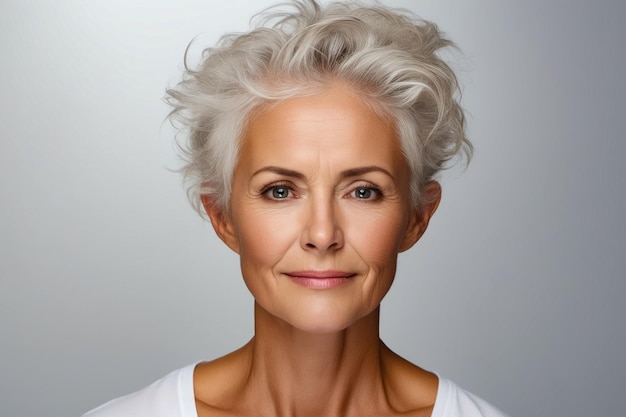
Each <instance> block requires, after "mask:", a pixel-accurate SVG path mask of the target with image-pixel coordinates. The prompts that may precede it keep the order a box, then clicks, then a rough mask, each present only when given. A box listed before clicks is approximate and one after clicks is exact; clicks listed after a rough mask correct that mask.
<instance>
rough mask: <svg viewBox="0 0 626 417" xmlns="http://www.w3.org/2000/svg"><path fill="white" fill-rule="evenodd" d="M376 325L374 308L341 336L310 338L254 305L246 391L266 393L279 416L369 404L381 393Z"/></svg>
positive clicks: (337, 410) (334, 412)
mask: <svg viewBox="0 0 626 417" xmlns="http://www.w3.org/2000/svg"><path fill="white" fill-rule="evenodd" d="M378 324H379V310H378V309H376V310H374V311H373V312H372V313H370V314H369V315H367V316H365V317H363V318H362V319H360V320H359V321H357V322H356V323H354V324H353V325H351V326H350V327H349V328H347V329H345V330H343V331H340V332H337V333H332V334H312V333H308V332H303V331H301V330H298V329H295V328H294V327H292V326H291V325H289V324H288V323H286V322H284V321H282V320H281V319H278V318H276V317H275V316H272V315H271V314H269V313H268V312H267V311H265V310H264V309H263V308H261V307H260V306H258V305H255V331H256V336H255V338H254V339H253V340H252V342H251V343H250V344H249V345H248V346H249V354H250V356H251V361H250V362H249V363H250V373H249V378H250V379H249V382H251V383H252V384H251V385H250V386H251V387H254V391H255V393H256V394H258V393H259V392H258V391H257V390H261V391H265V392H264V398H268V399H270V401H271V405H270V404H267V406H269V407H270V410H268V411H269V412H270V413H271V414H273V415H277V416H280V415H290V416H309V415H310V416H320V415H324V416H332V415H346V411H347V410H355V405H357V407H356V409H359V408H361V407H363V406H364V405H365V404H367V403H370V404H371V402H372V401H376V400H377V399H380V398H381V395H382V394H384V387H383V386H382V381H383V377H382V376H383V375H382V374H383V369H382V359H383V358H382V355H383V353H384V352H385V348H384V345H382V342H380V339H379V335H378ZM364 398H366V399H367V400H368V401H366V402H364V401H363V399H364Z"/></svg>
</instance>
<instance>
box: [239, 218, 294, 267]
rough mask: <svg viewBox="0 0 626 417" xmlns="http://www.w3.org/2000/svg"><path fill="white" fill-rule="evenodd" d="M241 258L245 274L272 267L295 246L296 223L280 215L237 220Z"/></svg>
mask: <svg viewBox="0 0 626 417" xmlns="http://www.w3.org/2000/svg"><path fill="white" fill-rule="evenodd" d="M236 228H237V229H238V232H237V235H238V240H239V248H240V250H239V255H240V260H241V265H242V269H243V271H244V273H245V272H246V271H250V269H251V268H252V269H254V270H259V269H267V268H271V267H272V266H273V265H275V264H276V262H278V261H279V260H280V259H281V258H282V257H283V256H284V254H285V253H286V251H287V250H288V249H289V248H290V247H291V246H292V245H293V243H294V239H295V238H296V237H295V236H296V231H295V230H294V229H295V228H294V227H293V222H290V221H288V219H287V218H286V216H281V214H278V213H249V214H248V215H246V216H242V217H241V218H239V219H238V221H237V225H236Z"/></svg>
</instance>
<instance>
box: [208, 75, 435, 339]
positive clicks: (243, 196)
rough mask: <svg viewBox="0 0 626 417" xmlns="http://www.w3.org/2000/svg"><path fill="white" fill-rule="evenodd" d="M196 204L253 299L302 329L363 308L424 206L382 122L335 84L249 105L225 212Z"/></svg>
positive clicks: (324, 325) (374, 297) (374, 302)
mask: <svg viewBox="0 0 626 417" xmlns="http://www.w3.org/2000/svg"><path fill="white" fill-rule="evenodd" d="M437 189H438V188H437ZM207 206H209V204H207ZM207 209H208V211H209V214H210V215H211V220H212V222H213V225H214V226H215V228H216V230H217V231H218V234H219V235H220V237H221V238H222V239H223V240H224V241H225V242H226V243H227V244H228V245H229V246H230V247H231V248H232V249H233V250H235V251H236V252H237V253H239V255H240V257H241V269H242V273H243V277H244V280H245V282H246V285H247V286H248V288H249V289H250V291H251V292H252V294H253V296H254V298H255V300H256V302H257V303H258V304H259V306H260V307H261V308H263V309H265V310H266V311H267V312H269V313H270V314H272V315H274V316H276V317H278V318H280V319H282V320H284V321H286V322H287V323H289V324H291V325H293V326H295V327H296V328H300V329H302V330H305V331H311V332H333V331H340V330H343V329H345V328H347V327H348V326H350V325H351V324H352V323H354V322H355V321H357V320H358V319H360V318H362V317H364V316H366V315H367V314H369V313H371V312H372V311H374V310H375V309H376V308H377V307H378V305H379V304H380V302H381V300H382V298H383V296H384V295H385V294H386V293H387V291H388V290H389V287H390V286H391V283H392V281H393V278H394V275H395V271H396V258H397V254H398V253H399V252H401V251H403V250H406V249H408V248H409V247H411V246H412V245H413V244H414V243H415V242H416V241H417V239H418V238H419V236H420V235H421V233H422V232H423V229H424V228H425V225H426V223H427V222H428V217H429V215H430V213H429V214H428V216H426V219H425V222H424V218H423V216H420V215H419V214H418V213H416V212H415V211H414V210H413V209H412V205H411V202H410V198H409V172H408V168H407V166H406V163H405V161H404V158H403V156H402V153H401V150H400V147H399V145H398V143H397V140H396V135H395V130H394V128H393V125H392V124H391V123H389V122H388V121H386V120H383V119H381V118H379V117H378V116H376V115H375V114H374V113H373V112H371V111H370V110H369V109H368V108H367V107H366V106H365V105H364V104H363V103H361V102H360V101H359V100H358V99H357V98H356V96H354V95H353V94H352V93H351V91H350V90H349V89H348V88H346V87H344V86H342V85H334V86H333V87H332V88H329V89H328V91H326V92H325V93H323V94H319V95H316V96H312V97H303V98H294V99H290V100H287V101H284V102H282V103H281V104H279V105H277V106H275V107H267V108H266V109H265V110H262V111H261V112H259V113H257V114H256V115H255V117H254V118H253V119H252V120H251V121H250V123H249V126H248V129H247V131H246V134H245V136H244V140H243V142H242V147H241V150H240V154H239V161H238V164H237V166H236V168H235V172H234V177H233V184H232V195H231V206H230V211H229V213H228V214H227V216H220V215H219V214H218V213H216V212H214V211H213V212H212V211H211V209H210V207H208V208H207ZM433 211H434V209H433Z"/></svg>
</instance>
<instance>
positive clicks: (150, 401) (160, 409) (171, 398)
mask: <svg viewBox="0 0 626 417" xmlns="http://www.w3.org/2000/svg"><path fill="white" fill-rule="evenodd" d="M194 368H195V364H194V365H190V366H187V367H185V368H182V369H178V370H176V371H174V372H171V373H169V374H168V375H166V376H164V377H163V378H161V379H159V380H158V381H156V382H154V383H153V384H151V385H149V386H147V387H145V388H143V389H141V390H139V391H137V392H134V393H132V394H129V395H125V396H123V397H119V398H116V399H114V400H111V401H109V402H107V403H105V404H103V405H101V406H100V407H97V408H94V409H93V410H91V411H89V412H87V413H86V414H84V415H83V417H197V413H196V409H195V401H194V394H193V371H194Z"/></svg>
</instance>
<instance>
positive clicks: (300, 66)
mask: <svg viewBox="0 0 626 417" xmlns="http://www.w3.org/2000/svg"><path fill="white" fill-rule="evenodd" d="M256 22H257V24H256V26H255V27H254V29H252V30H251V31H250V32H247V33H243V34H229V35H225V36H223V37H222V38H221V39H220V41H219V42H218V44H217V45H216V46H215V47H213V48H207V49H205V50H204V51H203V53H202V57H201V62H200V64H199V65H198V66H197V68H195V69H192V68H189V66H188V65H187V57H186V54H185V72H184V75H183V79H182V81H181V82H180V83H178V84H177V85H176V87H175V88H172V89H168V90H167V94H168V96H167V98H166V100H167V102H168V103H170V104H171V105H172V106H173V110H172V112H171V113H170V118H171V120H172V122H173V123H174V124H175V125H176V126H178V127H181V128H182V130H183V131H184V133H185V135H184V136H185V139H186V141H185V142H184V143H182V144H181V149H182V151H183V156H184V160H185V165H184V166H183V168H182V171H183V173H184V177H185V180H186V182H187V185H188V195H189V198H190V201H191V202H192V204H193V205H194V207H195V208H196V210H198V212H200V213H201V214H203V210H202V208H201V207H202V206H201V203H200V197H201V196H203V195H207V196H209V197H210V198H211V200H212V201H213V203H214V204H216V205H218V206H219V207H220V208H221V209H223V210H226V209H227V208H228V205H229V199H230V192H231V182H232V176H233V171H234V169H235V165H236V162H237V154H238V150H239V147H240V141H241V137H242V135H243V133H244V130H245V128H246V125H247V121H248V119H249V117H250V115H251V113H252V112H253V111H254V110H255V109H257V108H259V106H261V105H264V104H267V103H273V102H274V103H276V102H280V101H281V100H286V99H289V98H293V97H299V96H305V95H310V94H315V93H316V92H320V91H321V90H323V89H324V88H325V87H326V86H328V84H329V83H330V82H331V81H335V80H339V81H341V82H344V83H346V84H347V85H349V86H350V87H352V89H353V90H354V91H355V92H356V94H357V95H358V96H359V97H361V98H362V99H363V100H364V102H365V103H367V104H368V105H369V106H370V107H371V108H372V109H373V110H374V111H376V113H377V114H379V115H381V116H382V117H386V118H388V119H389V120H391V121H392V122H393V123H394V126H395V129H396V132H397V135H398V139H399V142H400V146H401V148H402V151H403V153H404V156H405V157H406V162H407V165H408V167H409V170H410V173H411V183H410V190H409V192H410V195H411V198H412V200H413V203H414V205H415V206H416V207H419V206H420V205H421V204H422V203H424V202H425V199H426V198H427V196H423V195H422V193H421V192H420V191H421V188H422V186H423V185H424V184H426V183H427V182H428V181H431V180H432V179H433V178H434V176H435V174H437V173H438V172H439V171H440V170H441V169H443V168H445V166H446V163H447V161H449V160H450V159H451V158H453V157H455V156H456V155H461V154H462V155H464V156H466V157H467V160H468V161H469V159H470V157H471V153H472V145H471V143H470V142H469V141H468V139H467V138H466V136H465V121H464V115H463V110H462V109H461V107H460V105H459V102H458V100H459V96H460V94H459V86H458V82H457V79H456V76H455V74H454V72H453V71H452V69H451V68H450V67H449V66H448V65H447V64H446V62H444V60H443V59H442V58H441V57H440V56H439V55H438V54H439V52H440V51H441V50H442V49H443V48H449V47H454V45H453V43H452V42H451V41H450V40H448V39H447V38H446V37H445V36H444V35H443V34H442V33H441V32H440V31H439V29H438V28H437V26H436V25H435V24H433V23H431V22H428V21H425V20H421V19H419V18H417V17H416V16H414V15H413V14H411V13H410V12H408V11H406V10H402V9H393V8H389V7H385V6H382V5H380V4H378V3H375V4H367V5H366V4H363V3H360V2H334V3H330V4H327V5H320V4H318V3H317V2H316V1H314V0H298V1H294V2H292V3H289V4H281V5H278V6H275V7H272V8H270V9H268V10H266V11H265V12H264V13H262V14H260V15H258V16H257V19H256Z"/></svg>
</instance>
